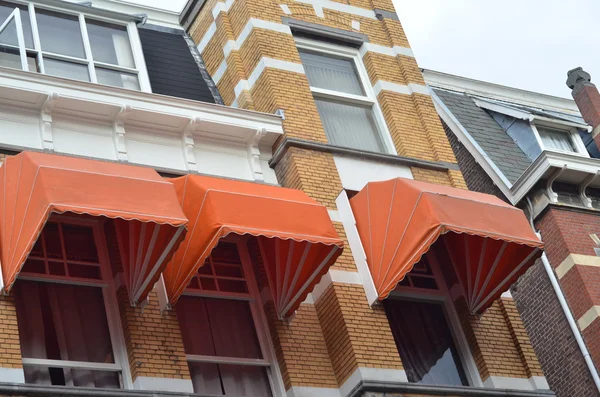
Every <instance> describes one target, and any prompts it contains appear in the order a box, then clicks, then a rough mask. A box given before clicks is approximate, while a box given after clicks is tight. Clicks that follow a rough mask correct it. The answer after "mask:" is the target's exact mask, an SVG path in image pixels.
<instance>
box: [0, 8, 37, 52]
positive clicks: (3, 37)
mask: <svg viewBox="0 0 600 397" xmlns="http://www.w3.org/2000/svg"><path fill="white" fill-rule="evenodd" d="M15 8H19V10H20V11H21V23H22V24H23V37H24V38H25V47H26V48H29V49H33V35H32V34H31V20H30V19H29V11H28V10H27V7H26V6H24V5H17V4H12V3H7V2H5V1H0V25H2V24H3V23H4V21H5V20H6V18H8V16H9V15H10V14H11V13H12V12H13V11H14V10H15ZM0 43H2V44H9V45H14V46H18V45H19V43H18V41H17V31H16V28H15V25H14V19H13V22H12V23H11V25H10V26H8V27H7V28H6V29H5V30H4V31H3V32H2V33H0Z"/></svg>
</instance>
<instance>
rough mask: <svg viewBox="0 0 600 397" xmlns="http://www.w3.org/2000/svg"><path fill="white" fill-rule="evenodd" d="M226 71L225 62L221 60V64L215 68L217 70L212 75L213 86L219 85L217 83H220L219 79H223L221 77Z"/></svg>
mask: <svg viewBox="0 0 600 397" xmlns="http://www.w3.org/2000/svg"><path fill="white" fill-rule="evenodd" d="M226 71H227V60H226V59H223V62H221V64H220V65H219V67H218V68H217V70H215V72H214V73H213V75H212V79H213V82H214V83H215V84H219V81H221V79H222V78H223V75H224V74H225V72H226Z"/></svg>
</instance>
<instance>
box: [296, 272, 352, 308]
mask: <svg viewBox="0 0 600 397" xmlns="http://www.w3.org/2000/svg"><path fill="white" fill-rule="evenodd" d="M333 283H342V284H352V285H362V284H363V282H362V278H361V276H360V274H358V273H357V272H349V271H345V270H336V269H329V271H328V272H327V273H326V274H325V275H324V276H323V277H322V278H321V281H319V283H318V284H317V285H315V287H314V288H313V291H312V293H311V295H312V298H311V299H312V303H314V302H317V301H318V300H319V299H320V298H321V296H322V295H323V294H324V293H325V291H326V290H327V287H329V286H330V285H331V284H333ZM305 302H306V301H305ZM306 303H309V302H306Z"/></svg>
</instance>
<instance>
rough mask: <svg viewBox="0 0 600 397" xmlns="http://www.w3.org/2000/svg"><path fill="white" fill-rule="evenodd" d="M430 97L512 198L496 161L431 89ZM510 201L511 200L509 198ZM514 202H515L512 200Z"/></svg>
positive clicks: (462, 139) (436, 107)
mask: <svg viewBox="0 0 600 397" xmlns="http://www.w3.org/2000/svg"><path fill="white" fill-rule="evenodd" d="M431 97H432V99H433V104H434V105H435V109H436V110H437V112H438V114H439V116H440V117H441V118H442V120H443V121H444V122H445V123H446V124H447V125H448V127H450V129H451V130H452V132H453V133H454V135H456V137H457V138H458V140H459V141H460V143H462V144H463V145H464V146H465V147H466V148H467V150H469V152H470V153H471V155H472V156H473V157H474V158H475V161H476V162H477V163H478V164H479V165H480V166H481V167H482V168H483V169H484V170H485V171H486V173H487V174H488V175H489V176H490V178H492V180H493V181H494V183H495V184H496V186H498V188H500V190H502V193H504V195H505V196H506V197H508V198H509V199H511V198H512V192H511V188H512V186H513V185H512V184H511V183H510V181H509V180H508V179H507V178H506V176H505V175H504V174H503V173H502V171H500V169H499V168H498V166H497V165H496V163H495V162H494V161H493V160H492V159H491V158H490V157H489V156H488V154H487V153H486V152H485V151H484V150H483V149H482V148H481V146H479V144H478V143H477V141H476V140H475V139H473V137H472V136H471V134H469V132H468V131H467V130H466V129H465V128H464V127H463V126H462V124H461V123H460V122H459V121H458V119H457V118H456V117H455V116H454V114H452V112H451V111H450V110H449V109H448V107H446V105H445V104H444V102H443V101H442V100H441V99H440V98H439V97H438V96H437V95H436V94H435V92H434V91H433V90H431ZM511 201H512V200H511ZM513 204H515V202H513Z"/></svg>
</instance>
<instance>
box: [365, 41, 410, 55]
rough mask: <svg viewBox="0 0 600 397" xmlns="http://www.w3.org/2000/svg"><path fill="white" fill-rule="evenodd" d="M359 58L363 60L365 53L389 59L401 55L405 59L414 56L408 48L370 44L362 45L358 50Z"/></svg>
mask: <svg viewBox="0 0 600 397" xmlns="http://www.w3.org/2000/svg"><path fill="white" fill-rule="evenodd" d="M358 51H359V53H360V56H361V57H363V58H364V56H365V54H366V53H367V52H374V53H376V54H381V55H387V56H390V57H395V56H397V55H402V56H405V57H411V58H414V57H415V54H414V53H413V51H412V50H411V49H410V48H408V47H401V46H399V45H396V46H393V47H386V46H382V45H379V44H371V43H363V45H361V46H360V48H359V49H358Z"/></svg>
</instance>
